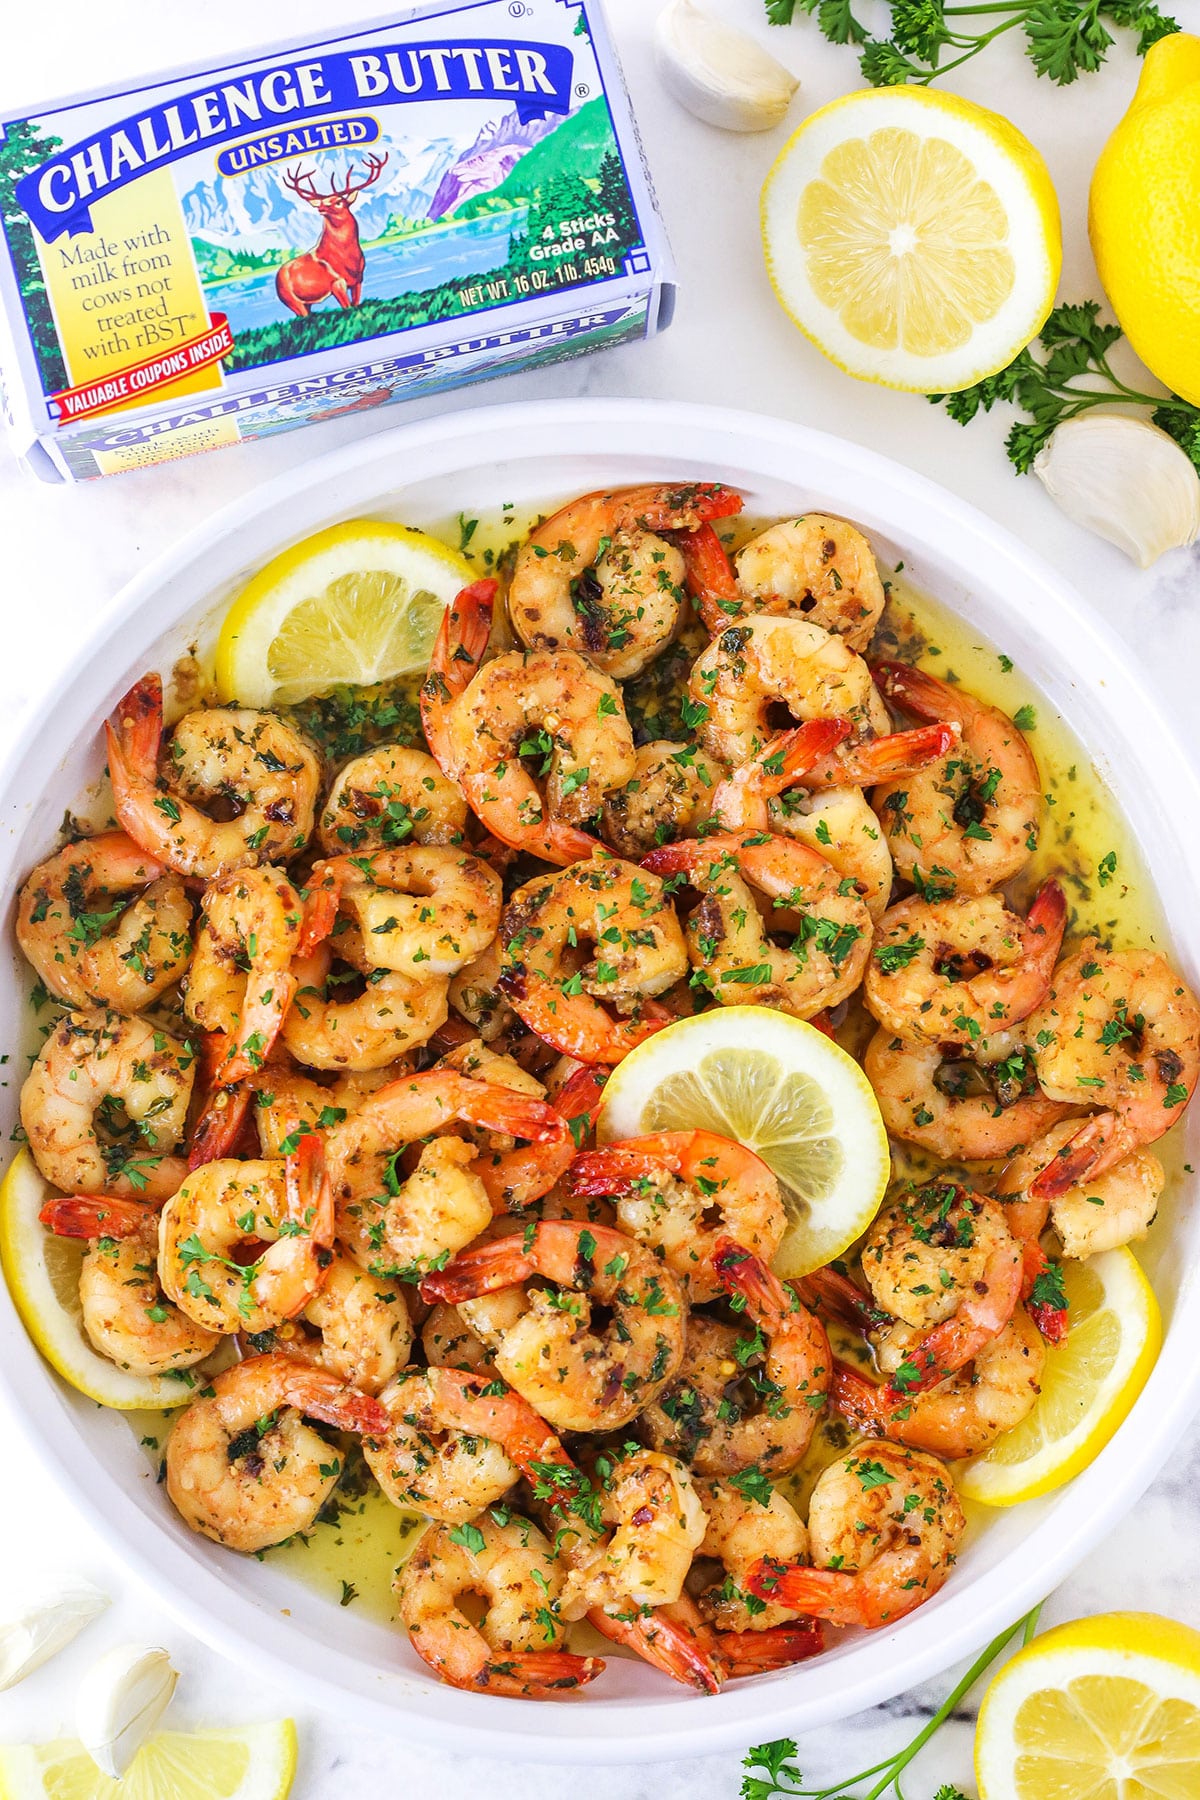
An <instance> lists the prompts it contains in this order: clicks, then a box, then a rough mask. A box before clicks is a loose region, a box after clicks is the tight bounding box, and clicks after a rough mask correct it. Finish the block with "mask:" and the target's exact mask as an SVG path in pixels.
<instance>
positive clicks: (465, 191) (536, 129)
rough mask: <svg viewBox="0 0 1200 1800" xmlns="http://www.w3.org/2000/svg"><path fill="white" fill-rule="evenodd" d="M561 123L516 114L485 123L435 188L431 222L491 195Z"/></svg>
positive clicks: (555, 120)
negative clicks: (528, 153)
mask: <svg viewBox="0 0 1200 1800" xmlns="http://www.w3.org/2000/svg"><path fill="white" fill-rule="evenodd" d="M559 123H560V121H559V120H558V119H556V118H547V119H529V120H527V121H526V122H525V123H524V124H522V122H521V120H520V119H519V118H518V117H517V114H516V113H515V112H510V113H506V114H505V115H504V117H503V118H502V119H498V120H495V121H493V120H490V119H489V120H488V122H487V124H486V125H485V126H484V128H483V130H482V131H481V132H480V133H479V136H478V137H477V138H476V139H475V142H474V143H473V144H472V145H471V147H470V149H469V150H466V151H464V153H463V154H462V155H461V156H459V157H457V158H456V159H455V161H454V162H453V163H452V164H451V166H450V167H449V168H448V169H447V170H446V172H445V174H444V175H443V176H442V179H441V181H440V182H439V184H438V189H437V192H436V193H435V194H434V196H433V201H432V204H431V205H430V208H429V217H430V218H431V219H444V218H445V217H446V214H447V213H451V212H453V211H454V209H455V207H457V206H461V205H462V204H463V202H464V201H466V200H473V199H475V198H476V196H477V195H480V194H490V193H491V192H492V191H493V189H495V188H498V187H499V186H500V183H501V182H502V181H503V180H504V178H505V176H507V175H508V174H510V173H511V171H512V170H513V169H514V168H515V167H516V165H517V163H518V162H519V161H520V160H521V158H522V157H523V156H524V155H525V154H526V153H527V152H528V151H530V150H532V148H533V146H534V145H535V144H537V143H540V142H541V140H542V138H544V137H546V136H547V134H548V133H550V132H551V131H553V130H554V129H555V127H556V126H557V125H558V124H559Z"/></svg>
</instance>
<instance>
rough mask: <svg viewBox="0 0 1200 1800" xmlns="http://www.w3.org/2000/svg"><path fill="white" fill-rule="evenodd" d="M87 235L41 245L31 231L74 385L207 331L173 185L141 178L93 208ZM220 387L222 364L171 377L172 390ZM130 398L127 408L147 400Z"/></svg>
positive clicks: (161, 174)
mask: <svg viewBox="0 0 1200 1800" xmlns="http://www.w3.org/2000/svg"><path fill="white" fill-rule="evenodd" d="M91 217H92V226H93V229H92V230H91V231H85V232H79V233H77V234H75V235H73V236H64V237H60V238H57V239H56V240H55V241H54V243H52V244H47V243H44V242H43V240H42V239H41V238H40V237H38V236H37V234H36V233H35V234H34V238H35V242H36V244H37V250H38V257H39V260H40V262H41V265H42V272H43V274H44V276H45V279H46V291H47V294H48V296H49V299H50V305H51V308H52V310H53V313H54V323H55V326H56V327H57V330H58V338H59V342H60V344H61V346H62V353H63V360H64V361H65V363H66V365H67V373H68V375H69V377H70V380H71V382H72V384H78V383H81V382H92V381H97V380H102V379H103V378H104V377H105V376H109V375H115V374H118V373H119V372H120V371H121V370H122V369H128V368H130V367H132V366H133V365H134V364H135V363H143V362H145V361H146V359H147V358H148V357H152V356H155V355H158V354H160V353H162V352H164V351H169V350H172V349H174V348H177V347H178V346H179V345H181V344H185V343H187V341H188V340H189V339H192V338H195V337H197V336H199V335H200V333H202V332H204V331H206V330H207V329H208V325H209V316H208V310H207V308H206V306H205V303H204V290H203V288H202V287H201V285H200V278H199V276H198V274H197V272H196V264H195V259H194V257H193V255H192V246H191V240H190V238H189V236H188V231H187V226H186V224H185V222H184V217H183V209H182V207H181V206H180V203H179V197H178V195H177V194H176V191H175V183H174V181H173V180H172V178H171V173H170V171H169V170H167V169H159V170H156V171H154V172H153V173H151V174H147V175H143V176H142V178H141V180H140V181H137V182H134V183H133V184H131V185H130V186H129V187H125V188H120V189H118V190H117V192H115V193H112V194H108V195H106V196H105V198H104V199H102V200H97V201H95V202H93V204H92V207H91ZM221 385H222V379H221V369H220V365H219V364H218V363H212V364H210V365H209V366H208V367H206V368H202V369H197V370H196V371H195V372H194V373H193V374H189V375H186V376H184V377H182V378H181V379H180V380H178V381H176V382H173V383H171V393H172V395H176V394H198V393H204V392H207V391H210V390H211V389H213V388H219V387H220V386H221ZM144 398H145V396H138V397H135V398H131V399H129V400H128V401H126V402H125V405H126V406H138V405H142V404H143V403H144Z"/></svg>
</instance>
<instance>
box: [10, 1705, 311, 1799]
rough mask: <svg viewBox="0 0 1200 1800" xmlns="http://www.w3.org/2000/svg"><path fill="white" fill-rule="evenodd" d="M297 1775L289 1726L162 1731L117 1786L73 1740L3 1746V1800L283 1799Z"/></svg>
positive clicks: (283, 1722) (277, 1723)
mask: <svg viewBox="0 0 1200 1800" xmlns="http://www.w3.org/2000/svg"><path fill="white" fill-rule="evenodd" d="M295 1774H296V1728H295V1726H294V1725H293V1724H292V1721H291V1720H290V1719H280V1720H277V1721H274V1722H272V1723H269V1724H264V1725H243V1726H240V1727H236V1728H234V1729H232V1730H228V1731H189V1732H183V1731H161V1732H159V1733H158V1734H157V1736H155V1737H152V1738H150V1739H148V1740H147V1742H146V1743H145V1744H143V1745H142V1748H141V1749H140V1750H139V1751H138V1753H137V1755H136V1756H135V1757H134V1759H133V1762H132V1764H131V1765H130V1767H129V1769H128V1770H127V1771H126V1773H125V1775H124V1776H123V1777H122V1779H121V1780H120V1781H113V1780H112V1778H111V1777H110V1776H108V1775H104V1774H101V1772H100V1770H99V1769H98V1768H97V1767H96V1765H95V1763H94V1762H93V1761H92V1759H91V1757H90V1756H89V1755H88V1754H87V1751H86V1750H85V1749H84V1748H83V1745H82V1744H80V1743H79V1742H78V1741H77V1740H76V1739H75V1738H60V1739H58V1740H57V1741H56V1742H54V1743H50V1744H4V1745H0V1800H284V1797H285V1795H286V1794H287V1793H288V1792H289V1791H290V1789H291V1785H292V1782H293V1780H294V1778H295Z"/></svg>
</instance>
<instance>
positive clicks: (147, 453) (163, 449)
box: [92, 382, 242, 475]
mask: <svg viewBox="0 0 1200 1800" xmlns="http://www.w3.org/2000/svg"><path fill="white" fill-rule="evenodd" d="M179 385H180V387H182V386H183V383H182V382H180V384H179ZM241 441H242V434H241V432H240V431H239V430H238V426H237V420H236V419H205V420H204V421H203V422H202V423H200V424H197V425H177V426H175V427H174V429H173V430H171V431H160V432H158V433H156V435H155V436H154V437H151V438H142V439H139V440H138V442H136V443H133V444H120V445H118V446H117V447H116V448H115V449H109V450H101V449H95V450H93V451H92V455H93V456H94V457H95V459H96V468H97V471H98V472H99V473H100V474H101V475H123V474H124V473H125V471H126V470H127V469H147V468H149V467H150V465H151V464H152V463H162V462H174V461H175V459H176V458H177V457H180V456H196V455H198V454H199V453H200V452H201V451H203V450H221V449H223V448H224V447H225V445H227V444H240V443H241Z"/></svg>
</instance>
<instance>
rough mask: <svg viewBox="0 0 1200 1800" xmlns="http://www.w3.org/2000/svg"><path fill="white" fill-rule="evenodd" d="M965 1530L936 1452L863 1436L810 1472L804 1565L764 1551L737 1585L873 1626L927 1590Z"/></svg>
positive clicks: (943, 1572)
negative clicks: (807, 1561) (813, 1480)
mask: <svg viewBox="0 0 1200 1800" xmlns="http://www.w3.org/2000/svg"><path fill="white" fill-rule="evenodd" d="M965 1529H966V1520H965V1518H964V1516H963V1510H962V1505H961V1503H960V1501H959V1498H958V1495H957V1493H956V1492H955V1490H954V1483H953V1482H952V1481H951V1479H950V1475H949V1472H948V1470H947V1469H946V1468H945V1467H944V1465H943V1464H942V1463H940V1462H939V1461H938V1460H937V1458H936V1457H933V1456H929V1455H927V1454H925V1453H924V1452H922V1451H919V1450H905V1449H901V1448H900V1447H899V1445H896V1444H889V1443H886V1442H882V1443H877V1442H871V1441H866V1442H864V1443H860V1444H856V1445H854V1446H853V1447H852V1448H851V1449H850V1450H848V1451H847V1452H846V1454H845V1455H844V1456H840V1457H839V1458H838V1460H837V1461H836V1462H835V1463H831V1464H830V1465H829V1467H828V1468H827V1469H824V1470H822V1472H821V1474H820V1475H819V1476H818V1478H817V1484H816V1486H815V1487H814V1489H813V1492H812V1499H811V1501H810V1503H809V1512H808V1534H809V1546H810V1549H811V1551H812V1560H813V1565H814V1566H813V1567H812V1568H807V1567H805V1566H804V1565H803V1564H797V1563H785V1562H782V1561H777V1560H776V1559H775V1558H774V1557H772V1556H765V1557H763V1559H762V1560H761V1561H760V1562H759V1563H758V1564H757V1565H756V1567H755V1568H754V1570H752V1571H751V1573H750V1575H749V1576H748V1578H747V1584H746V1585H747V1586H748V1587H749V1588H750V1590H751V1592H752V1593H755V1594H758V1595H759V1596H760V1598H762V1599H764V1600H774V1601H777V1602H779V1603H781V1604H782V1605H784V1606H794V1607H795V1608H796V1609H797V1611H799V1612H804V1613H811V1614H813V1615H814V1616H815V1617H817V1618H818V1619H828V1620H830V1621H831V1623H833V1624H835V1625H863V1626H865V1627H866V1628H867V1630H869V1631H873V1630H876V1629H877V1628H878V1627H879V1626H882V1625H894V1624H895V1623H896V1621H897V1620H898V1619H902V1618H904V1617H905V1615H906V1614H907V1613H910V1612H912V1611H913V1610H914V1609H915V1608H916V1607H918V1606H920V1605H921V1604H922V1603H923V1602H924V1601H926V1600H928V1599H929V1598H930V1597H931V1595H933V1594H936V1593H937V1591H938V1589H939V1588H940V1587H941V1586H942V1585H943V1583H944V1582H945V1580H946V1578H947V1576H948V1575H949V1573H950V1570H951V1568H952V1566H953V1564H954V1562H955V1559H956V1557H957V1553H958V1546H959V1544H960V1543H961V1542H962V1536H963V1532H964V1531H965Z"/></svg>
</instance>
